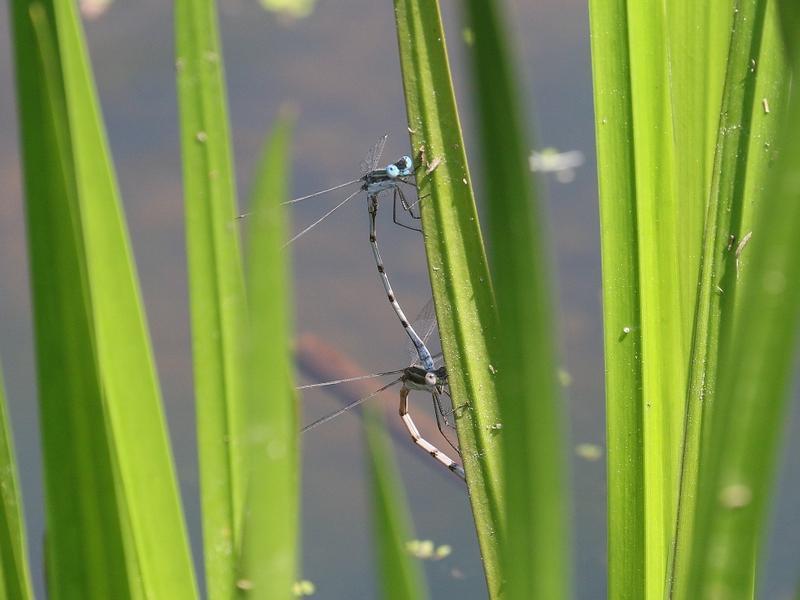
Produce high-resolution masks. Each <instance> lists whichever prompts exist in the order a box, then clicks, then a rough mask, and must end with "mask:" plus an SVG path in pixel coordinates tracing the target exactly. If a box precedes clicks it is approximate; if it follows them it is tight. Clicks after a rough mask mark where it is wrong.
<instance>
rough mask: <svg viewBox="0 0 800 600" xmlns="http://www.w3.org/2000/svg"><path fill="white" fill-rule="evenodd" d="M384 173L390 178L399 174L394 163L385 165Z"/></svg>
mask: <svg viewBox="0 0 800 600" xmlns="http://www.w3.org/2000/svg"><path fill="white" fill-rule="evenodd" d="M386 174H387V175H388V176H389V178H390V179H394V178H395V177H398V176H399V175H400V169H398V168H397V167H396V166H395V165H388V166H387V167H386Z"/></svg>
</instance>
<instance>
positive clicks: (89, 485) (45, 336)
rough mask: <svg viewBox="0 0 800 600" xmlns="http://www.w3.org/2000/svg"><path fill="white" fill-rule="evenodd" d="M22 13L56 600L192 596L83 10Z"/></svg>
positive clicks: (45, 7) (25, 138) (25, 6)
mask: <svg viewBox="0 0 800 600" xmlns="http://www.w3.org/2000/svg"><path fill="white" fill-rule="evenodd" d="M14 11H15V13H14V19H15V38H16V39H15V47H16V48H17V52H18V54H17V67H18V68H17V75H18V93H19V98H20V102H19V105H20V107H21V120H22V127H21V132H22V144H23V153H24V157H25V159H24V164H25V174H26V179H25V181H26V195H27V206H28V211H27V216H28V233H29V244H30V252H31V270H32V276H31V278H32V281H33V289H34V292H33V296H34V311H35V325H36V335H37V366H38V378H39V389H40V403H41V414H42V428H43V443H44V460H45V478H46V489H47V517H48V544H47V554H48V556H47V558H48V581H49V592H50V595H51V597H54V598H62V597H64V598H73V597H75V598H86V597H109V598H110V597H113V598H127V597H140V596H148V597H170V598H194V597H195V596H196V592H195V584H194V575H193V567H192V563H191V558H190V554H189V548H188V541H187V536H186V532H185V527H184V523H183V515H182V511H181V506H180V500H179V497H178V492H177V483H176V480H175V474H174V471H173V466H172V458H171V454H170V448H169V443H168V436H167V430H166V425H165V422H164V418H163V414H162V411H161V399H160V392H159V388H158V382H157V376H156V372H155V368H154V366H153V360H152V352H151V349H150V341H149V336H148V333H147V330H146V326H145V321H144V315H143V310H142V307H141V299H140V293H139V289H138V282H137V277H136V272H135V265H134V263H133V259H132V256H131V251H130V247H129V242H128V236H127V231H126V228H125V223H124V218H123V216H122V212H121V208H120V205H119V193H118V189H117V184H116V178H115V175H114V171H113V166H112V164H111V159H110V153H109V151H108V147H107V142H106V139H105V132H104V130H103V126H102V122H101V118H100V111H99V108H98V101H97V98H96V93H95V90H94V87H93V82H92V76H91V71H90V67H89V63H88V59H87V53H86V49H85V43H84V40H83V36H82V31H81V29H80V23H79V20H78V18H77V14H76V7H75V5H74V4H73V3H69V2H67V3H57V2H53V3H50V2H24V1H22V0H20V1H18V2H15V4H14ZM29 19H30V20H29ZM154 481H157V482H158V485H157V486H153V482H154Z"/></svg>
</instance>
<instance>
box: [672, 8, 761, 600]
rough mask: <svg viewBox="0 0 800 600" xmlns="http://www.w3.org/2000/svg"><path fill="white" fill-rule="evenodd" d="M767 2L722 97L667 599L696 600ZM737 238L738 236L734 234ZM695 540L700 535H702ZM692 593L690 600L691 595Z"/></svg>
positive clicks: (745, 30) (746, 15)
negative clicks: (708, 462) (696, 550)
mask: <svg viewBox="0 0 800 600" xmlns="http://www.w3.org/2000/svg"><path fill="white" fill-rule="evenodd" d="M765 9H766V2H765V0H737V1H736V3H735V15H734V19H733V30H732V33H731V38H730V50H729V52H728V66H727V69H726V74H725V86H724V90H723V95H722V107H721V112H720V123H719V132H718V136H717V146H716V154H715V157H714V166H713V171H712V182H711V190H710V194H709V199H708V203H707V212H706V224H705V233H704V237H703V254H702V258H701V264H700V279H699V282H698V300H697V306H696V313H695V325H694V338H693V341H692V352H691V356H690V361H689V380H688V383H687V386H688V387H687V395H686V415H685V425H684V428H685V429H684V440H683V448H682V459H681V472H680V488H679V502H680V506H679V510H678V514H677V521H676V530H675V531H676V532H675V539H674V542H673V547H672V556H671V559H670V572H669V574H668V580H667V594H668V595H669V597H677V598H685V597H688V598H695V597H697V596H695V595H694V594H693V593H691V592H690V588H689V587H687V586H688V585H690V583H691V582H690V580H689V579H688V577H689V570H690V568H692V563H693V559H692V556H691V555H692V548H693V543H694V540H695V539H696V538H695V534H694V528H695V527H696V526H697V523H698V521H697V513H696V501H697V496H696V494H697V491H698V489H699V487H700V481H699V479H698V477H699V465H700V460H701V458H700V457H701V450H702V452H703V453H705V452H706V449H705V448H704V446H705V443H706V442H707V441H708V440H707V432H708V431H709V427H712V428H713V427H715V425H713V424H711V425H709V424H708V423H712V421H713V413H714V411H715V410H716V409H715V406H717V405H718V399H717V395H716V392H717V377H718V374H719V371H718V369H719V359H720V352H721V349H722V347H723V346H722V344H721V340H722V339H723V337H724V335H726V327H727V329H728V330H729V329H730V324H731V323H732V322H733V315H734V313H733V307H734V304H733V301H734V298H735V287H736V248H735V244H733V243H732V242H731V234H733V233H734V232H736V231H738V226H739V221H740V219H741V214H742V206H743V203H744V201H745V199H744V191H745V185H744V184H745V175H746V172H747V163H748V152H747V149H748V141H749V138H748V135H749V134H750V123H751V118H752V115H753V111H752V108H753V102H754V92H755V83H756V82H755V74H754V71H753V68H752V63H753V60H754V58H753V57H757V56H758V55H759V48H760V44H761V40H762V34H763V28H764V23H765ZM734 236H735V234H734ZM698 535H700V533H699V532H698ZM687 594H688V595H687Z"/></svg>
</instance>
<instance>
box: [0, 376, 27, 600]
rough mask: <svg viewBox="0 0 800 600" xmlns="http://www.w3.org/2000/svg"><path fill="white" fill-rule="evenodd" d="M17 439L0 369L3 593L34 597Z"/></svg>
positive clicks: (0, 559)
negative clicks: (20, 485) (11, 422)
mask: <svg viewBox="0 0 800 600" xmlns="http://www.w3.org/2000/svg"><path fill="white" fill-rule="evenodd" d="M18 481H19V474H18V469H17V461H16V459H15V458H14V440H13V438H12V435H11V424H10V422H9V419H8V410H7V407H6V397H5V385H4V383H3V373H2V371H0V565H2V566H0V573H2V576H1V577H0V590H2V591H0V596H1V597H4V598H19V600H28V599H29V598H33V589H32V588H31V575H30V567H29V566H28V555H27V553H28V542H27V539H26V536H25V521H24V519H23V514H22V507H23V505H22V502H20V492H19V483H18Z"/></svg>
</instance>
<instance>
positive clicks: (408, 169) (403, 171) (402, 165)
mask: <svg viewBox="0 0 800 600" xmlns="http://www.w3.org/2000/svg"><path fill="white" fill-rule="evenodd" d="M394 164H395V166H396V167H397V168H398V169H399V170H400V175H402V176H403V177H408V176H409V175H411V173H412V172H413V170H414V163H413V162H412V161H411V157H410V156H404V157H403V158H401V159H400V160H398V161H397V162H396V163H394Z"/></svg>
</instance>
